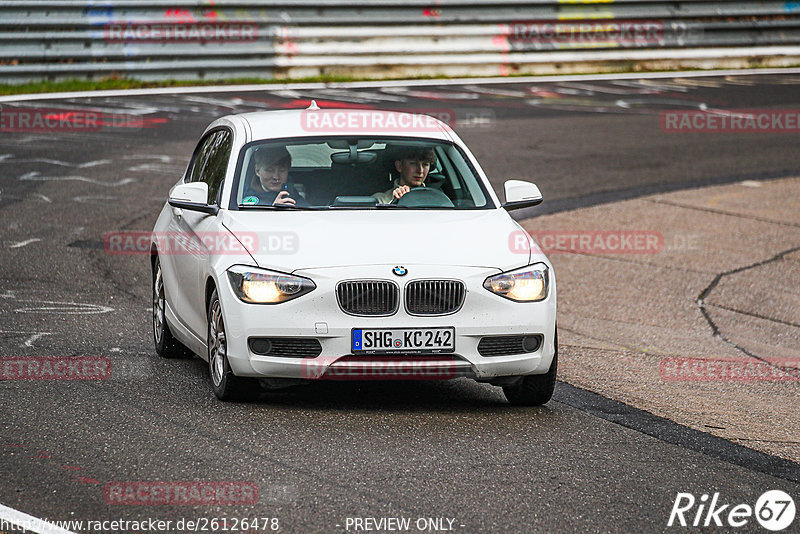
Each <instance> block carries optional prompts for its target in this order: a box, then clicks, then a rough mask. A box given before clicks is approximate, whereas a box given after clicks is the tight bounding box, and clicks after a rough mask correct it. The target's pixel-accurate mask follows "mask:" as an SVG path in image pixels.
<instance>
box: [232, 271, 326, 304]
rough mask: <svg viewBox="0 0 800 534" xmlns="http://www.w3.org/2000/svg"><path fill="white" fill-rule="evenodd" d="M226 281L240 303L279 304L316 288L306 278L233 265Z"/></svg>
mask: <svg viewBox="0 0 800 534" xmlns="http://www.w3.org/2000/svg"><path fill="white" fill-rule="evenodd" d="M228 280H230V282H231V287H232V288H233V292H234V293H236V296H237V297H239V300H241V301H242V302H249V303H253V304H279V303H281V302H286V301H287V300H292V299H295V298H297V297H299V296H301V295H305V294H306V293H309V292H311V291H313V290H314V289H315V288H316V287H317V286H316V285H315V284H314V282H312V281H311V280H309V279H308V278H303V277H302V276H294V275H291V274H284V273H278V272H274V271H268V270H266V269H259V268H258V267H245V266H244V265H234V266H233V267H231V268H230V269H228Z"/></svg>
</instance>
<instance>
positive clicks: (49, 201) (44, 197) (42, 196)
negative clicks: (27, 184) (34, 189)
mask: <svg viewBox="0 0 800 534" xmlns="http://www.w3.org/2000/svg"><path fill="white" fill-rule="evenodd" d="M33 196H35V197H36V198H41V199H42V200H44V201H45V202H47V203H48V204H52V203H53V201H52V200H50V197H48V196H46V195H43V194H41V193H34V194H33Z"/></svg>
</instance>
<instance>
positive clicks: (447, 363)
mask: <svg viewBox="0 0 800 534" xmlns="http://www.w3.org/2000/svg"><path fill="white" fill-rule="evenodd" d="M392 267H393V265H369V266H357V267H336V268H324V269H308V270H303V271H296V272H295V274H298V275H301V276H305V277H308V278H311V279H312V280H313V281H314V283H315V284H316V285H317V288H316V289H315V290H314V291H312V292H311V293H309V294H307V295H304V296H302V297H299V298H297V299H295V300H291V301H288V302H284V303H282V304H277V305H259V304H246V303H244V302H241V301H240V300H239V299H238V298H237V297H236V296H235V295H234V293H233V290H232V288H231V286H230V283H229V282H228V279H227V276H226V275H225V273H222V274H221V275H220V276H219V277H218V282H219V285H218V288H217V290H218V294H219V298H220V302H221V305H222V310H223V314H224V318H225V329H226V334H227V343H228V347H227V350H228V359H229V362H230V365H231V369H232V370H233V372H234V374H236V375H237V376H249V377H275V378H306V379H316V378H347V377H358V376H362V377H363V378H374V379H391V378H395V379H401V378H407V379H426V378H452V377H454V376H468V377H471V378H475V379H478V380H489V379H492V378H495V377H502V376H517V375H527V374H543V373H546V372H547V370H548V369H549V368H550V363H551V361H552V359H553V355H554V353H555V346H554V339H555V323H556V284H555V277H554V276H553V273H552V268H551V270H550V287H549V291H548V296H547V298H546V299H545V300H543V301H541V302H525V303H520V302H512V301H510V300H507V299H505V298H503V297H500V296H498V295H494V294H493V293H490V292H489V291H487V290H486V289H484V288H483V287H482V285H483V282H484V280H485V279H486V278H487V277H488V276H491V275H495V274H498V273H499V271H498V270H497V269H491V268H485V267H450V266H448V267H442V266H436V265H407V266H406V267H407V268H408V271H409V273H410V274H409V275H408V276H406V277H397V276H394V275H392ZM442 278H446V279H458V280H461V281H463V282H464V284H465V285H466V288H467V293H466V297H465V300H464V305H463V306H462V307H461V309H460V310H459V311H457V312H456V313H454V314H452V315H444V316H433V317H419V316H413V315H409V314H408V313H406V311H405V309H404V306H403V305H402V304H401V305H400V307H399V309H398V311H397V313H395V314H394V315H392V316H390V317H357V316H352V315H348V314H346V313H345V312H343V311H342V310H341V309H340V307H339V305H338V302H337V300H336V294H335V287H336V284H337V283H338V282H339V281H340V280H352V279H385V280H392V281H393V282H395V283H397V284H398V285H399V286H400V289H401V295H402V294H403V293H402V292H403V289H404V287H405V285H406V284H407V283H408V282H409V281H411V280H417V279H442ZM414 327H454V328H455V334H456V336H455V354H454V355H444V356H441V357H432V356H425V357H417V356H402V355H393V356H392V357H391V358H389V357H385V356H384V357H374V358H368V357H365V356H359V357H357V358H356V357H354V356H353V354H352V351H351V330H352V329H353V328H414ZM534 334H539V335H542V336H543V342H542V343H541V345H540V346H539V348H538V349H537V350H536V351H534V352H528V353H524V354H515V355H506V356H491V357H484V356H481V355H480V354H479V353H478V343H479V342H480V340H481V338H482V337H484V336H504V335H534ZM251 337H310V338H314V339H317V340H319V342H320V344H321V346H322V352H321V354H320V355H319V356H318V357H316V358H284V357H274V356H262V355H258V354H255V353H253V352H251V350H250V348H249V347H248V343H247V340H248V338H251ZM376 362H380V363H376ZM358 369H362V370H367V372H366V374H365V373H359V372H358ZM437 369H438V371H437ZM370 372H371V374H370Z"/></svg>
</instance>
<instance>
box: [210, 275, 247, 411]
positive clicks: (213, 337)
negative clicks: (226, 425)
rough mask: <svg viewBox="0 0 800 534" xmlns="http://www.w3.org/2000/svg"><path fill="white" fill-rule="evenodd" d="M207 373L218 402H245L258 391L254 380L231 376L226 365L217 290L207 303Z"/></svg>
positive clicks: (224, 342)
mask: <svg viewBox="0 0 800 534" xmlns="http://www.w3.org/2000/svg"><path fill="white" fill-rule="evenodd" d="M207 332H208V337H207V341H208V371H209V374H210V375H211V388H212V389H213V390H214V395H216V396H217V398H218V399H219V400H222V401H230V400H245V399H246V398H248V397H249V396H251V395H252V394H253V393H254V392H255V391H256V390H258V387H257V386H258V384H257V382H256V381H255V380H253V379H249V378H242V377H238V376H236V375H234V374H233V371H232V370H231V366H230V363H228V355H227V354H228V343H227V339H226V336H225V320H224V318H223V316H222V307H221V306H220V303H219V297H218V296H217V290H216V289H215V290H214V292H213V293H212V294H211V300H209V303H208V330H207Z"/></svg>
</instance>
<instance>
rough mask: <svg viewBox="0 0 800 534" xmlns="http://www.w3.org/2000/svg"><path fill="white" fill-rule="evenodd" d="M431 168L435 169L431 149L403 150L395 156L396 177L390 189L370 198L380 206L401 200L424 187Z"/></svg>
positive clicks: (433, 154)
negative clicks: (416, 189) (415, 189)
mask: <svg viewBox="0 0 800 534" xmlns="http://www.w3.org/2000/svg"><path fill="white" fill-rule="evenodd" d="M431 167H436V153H435V152H434V151H433V148H430V147H408V148H403V149H401V151H400V152H399V153H398V154H397V158H396V159H395V162H394V168H395V170H396V171H397V174H398V177H397V178H395V180H394V183H393V184H392V188H391V189H389V190H388V191H384V192H382V193H375V194H374V195H372V196H373V197H375V198H377V199H378V202H380V203H381V204H389V203H391V202H392V200H394V199H400V198H402V196H403V195H405V194H406V193H408V192H409V191H411V190H412V189H414V188H415V187H425V179H426V178H427V177H428V173H429V172H430V170H431Z"/></svg>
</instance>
